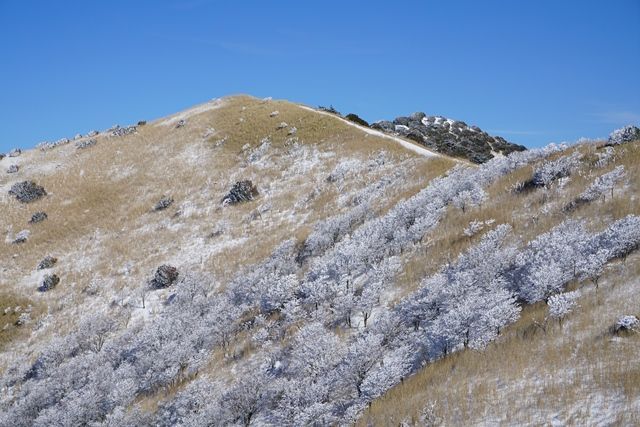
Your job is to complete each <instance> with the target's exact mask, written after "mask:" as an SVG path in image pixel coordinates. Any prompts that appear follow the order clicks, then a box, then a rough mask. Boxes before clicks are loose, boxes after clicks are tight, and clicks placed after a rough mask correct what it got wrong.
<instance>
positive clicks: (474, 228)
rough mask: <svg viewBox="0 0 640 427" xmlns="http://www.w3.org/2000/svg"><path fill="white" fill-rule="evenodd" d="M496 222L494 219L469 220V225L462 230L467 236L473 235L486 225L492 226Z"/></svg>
mask: <svg viewBox="0 0 640 427" xmlns="http://www.w3.org/2000/svg"><path fill="white" fill-rule="evenodd" d="M494 222H495V220H494V219H488V220H486V221H476V220H473V221H471V222H469V225H468V226H467V227H466V228H465V229H464V230H463V231H462V233H463V234H464V235H465V236H467V237H473V236H475V235H476V234H478V233H479V232H480V231H482V230H483V229H484V227H485V226H490V225H492V224H493V223H494Z"/></svg>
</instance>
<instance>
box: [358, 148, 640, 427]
mask: <svg viewBox="0 0 640 427" xmlns="http://www.w3.org/2000/svg"><path fill="white" fill-rule="evenodd" d="M571 150H580V151H581V152H583V154H585V161H583V164H582V166H581V167H580V168H579V171H577V172H576V173H574V174H573V175H572V178H571V180H570V181H569V183H568V184H567V185H566V187H565V189H564V191H563V193H562V194H559V193H556V192H554V190H553V189H552V190H550V194H549V195H547V196H546V197H545V196H544V194H543V192H542V190H536V191H533V192H529V193H524V194H518V195H516V194H513V193H512V192H510V191H509V189H510V188H511V187H512V185H513V184H515V183H517V182H519V181H523V180H525V179H528V178H530V176H531V173H532V169H533V168H532V167H530V166H528V167H525V168H523V169H520V170H518V171H515V172H514V173H512V174H510V175H508V176H505V177H504V178H502V179H500V180H499V181H498V182H496V183H495V184H494V185H492V186H491V188H489V191H488V192H489V202H488V203H486V204H485V205H484V206H482V207H481V208H478V209H475V210H471V211H468V212H466V213H462V212H461V211H460V210H457V209H455V208H453V207H451V208H450V209H449V211H448V212H447V215H446V216H445V218H444V219H443V220H442V222H441V224H440V225H439V226H438V228H437V229H436V231H435V232H434V233H432V234H431V235H429V236H427V237H428V238H429V239H431V241H430V242H429V243H428V244H426V245H425V247H424V248H423V250H422V251H420V250H418V251H416V252H414V253H413V256H412V258H410V260H409V262H408V263H407V265H406V269H405V272H404V275H403V276H402V277H401V278H400V280H399V282H398V285H399V286H402V287H403V291H404V293H408V292H410V291H411V290H413V289H415V287H416V286H417V285H418V284H419V281H420V280H421V278H423V277H425V276H427V275H429V274H432V273H434V272H435V271H436V270H437V269H438V268H439V267H440V266H441V265H442V264H443V263H445V262H447V261H448V260H451V259H455V257H456V256H457V255H458V254H460V253H461V252H463V251H464V250H466V249H467V248H468V247H469V246H470V245H471V244H472V243H473V242H475V241H477V240H476V239H477V238H478V237H474V238H471V239H470V238H467V237H465V236H463V235H462V229H463V228H464V227H466V225H467V224H468V223H469V221H471V220H474V219H476V220H486V219H489V218H493V219H495V220H496V223H498V224H499V223H508V224H511V225H512V226H513V227H514V233H515V234H516V235H517V236H518V238H519V239H520V241H521V242H527V241H528V240H530V239H532V238H535V236H537V235H539V234H540V233H543V232H545V231H548V230H549V229H551V228H552V227H554V226H555V225H558V224H559V223H560V222H562V221H564V220H565V219H567V218H575V219H586V220H587V221H588V225H589V226H590V228H592V229H594V230H601V229H602V228H603V227H604V226H605V225H606V224H607V223H609V222H611V221H614V220H617V219H620V218H622V217H624V216H626V215H629V214H636V215H638V214H640V206H639V205H638V203H637V200H638V197H639V196H640V166H639V165H640V144H638V143H634V144H626V145H623V146H619V147H616V149H615V150H616V161H615V163H612V164H611V165H609V166H607V167H605V168H602V169H596V170H594V169H592V167H593V161H592V160H590V158H592V157H593V152H594V151H595V150H596V146H595V145H593V144H588V145H580V146H576V147H573V148H572V149H571ZM565 154H566V153H565ZM557 156H558V155H556V157H557ZM620 164H622V165H624V167H625V170H626V173H627V177H626V180H625V181H626V187H624V189H623V188H622V187H620V188H617V189H616V190H615V192H614V198H613V199H612V200H611V199H608V200H607V201H606V202H602V201H595V202H592V203H590V204H587V205H585V206H582V207H580V208H579V209H577V210H575V211H573V212H571V213H570V214H568V215H567V214H566V213H565V212H562V207H563V206H565V205H566V204H567V203H568V202H569V201H571V200H572V199H573V198H575V197H576V196H577V195H578V194H579V193H580V192H582V191H584V189H585V188H586V186H588V185H589V184H590V183H591V182H592V181H593V179H594V178H595V176H597V175H600V174H602V173H605V172H608V171H610V170H611V169H613V167H615V166H617V165H620ZM544 204H548V206H549V212H548V214H547V215H536V214H535V213H536V212H539V210H540V208H541V207H542V206H543V205H544ZM610 270H611V271H610V272H609V273H608V275H607V276H606V278H605V279H604V280H605V282H606V283H607V284H606V285H605V286H604V287H603V286H600V290H599V291H598V293H597V295H596V293H595V290H594V289H593V288H591V287H587V288H585V290H584V296H583V297H582V298H581V299H580V301H579V304H580V309H579V311H578V312H577V313H576V314H575V315H574V316H572V317H571V319H570V321H568V322H565V324H564V327H563V328H562V329H560V327H559V326H558V325H557V324H554V325H550V326H549V328H548V330H547V333H546V335H545V334H544V333H543V332H541V330H540V329H539V328H538V327H536V326H534V321H536V322H539V323H542V322H543V320H544V316H545V309H546V306H545V305H544V304H537V305H534V306H529V307H525V309H524V310H523V312H522V317H521V318H520V319H519V320H518V321H517V322H516V323H515V324H514V325H512V326H511V327H509V328H508V329H507V330H506V331H505V333H504V334H503V336H501V338H500V339H499V340H498V341H497V342H495V343H493V344H492V345H490V346H489V348H488V349H486V351H482V352H477V351H471V350H465V351H462V352H458V353H455V354H453V355H450V356H447V357H446V358H443V359H441V360H439V361H437V362H436V363H433V364H430V365H428V366H427V367H425V368H423V369H422V370H420V371H419V372H418V373H416V374H415V375H413V376H411V377H410V378H408V379H406V380H405V381H404V382H403V383H402V384H400V385H398V386H397V387H395V388H394V389H393V390H391V391H390V392H389V393H387V394H386V395H385V396H383V397H382V398H381V399H378V400H377V401H376V402H374V404H373V405H372V407H371V408H370V410H369V411H367V412H366V413H365V414H364V415H363V417H362V419H361V420H360V422H359V424H361V425H366V424H372V425H399V423H400V422H401V421H402V420H404V419H409V420H413V422H416V421H417V420H418V417H419V413H420V411H421V410H422V409H423V408H424V407H425V405H427V404H428V403H429V402H432V401H434V402H436V407H437V411H438V415H439V416H440V417H441V418H442V421H443V423H444V424H445V425H476V424H506V425H522V424H532V425H537V424H540V423H543V422H547V423H548V422H550V421H551V419H552V418H553V416H554V414H557V415H558V416H559V417H560V420H562V422H564V423H567V424H571V425H584V423H585V422H586V421H587V420H591V421H592V420H593V419H597V414H598V412H603V411H607V410H611V411H613V413H614V414H615V416H616V417H617V418H615V419H614V422H613V423H614V424H617V425H637V424H638V423H640V418H639V417H638V415H637V413H638V412H636V413H634V412H633V411H629V410H628V409H629V408H632V407H633V405H635V410H636V411H638V410H640V365H638V363H637V353H638V350H640V339H639V337H638V336H637V335H636V336H631V337H628V339H625V340H618V339H612V338H611V337H610V336H609V335H607V328H608V327H609V326H610V325H611V324H612V323H613V322H614V321H615V318H616V316H617V315H621V314H636V315H638V314H640V305H638V301H640V282H639V281H638V277H640V255H635V256H634V258H633V259H629V260H628V261H627V262H626V263H615V264H614V265H613V267H612V268H611V269H610ZM577 286H579V285H578V284H572V287H577ZM580 286H581V285H580ZM401 295H402V294H400V293H399V294H397V295H396V296H401ZM559 372H570V373H571V374H570V375H566V376H557V375H555V374H556V373H559ZM599 399H600V400H599ZM599 405H600V406H599ZM616 405H618V406H616ZM588 411H591V412H588Z"/></svg>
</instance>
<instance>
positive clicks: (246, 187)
mask: <svg viewBox="0 0 640 427" xmlns="http://www.w3.org/2000/svg"><path fill="white" fill-rule="evenodd" d="M258 194H259V193H258V189H257V188H256V186H255V185H253V183H252V182H251V181H250V180H244V181H238V182H236V183H235V184H233V187H232V188H231V190H230V191H229V194H227V195H226V196H224V197H223V198H222V206H227V205H235V204H236V203H241V202H248V201H250V200H253V199H254V198H256V197H257V196H258Z"/></svg>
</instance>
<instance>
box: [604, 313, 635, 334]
mask: <svg viewBox="0 0 640 427" xmlns="http://www.w3.org/2000/svg"><path fill="white" fill-rule="evenodd" d="M638 330H640V319H638V318H637V317H636V316H631V315H626V316H621V317H619V318H618V320H616V323H615V324H614V325H613V327H612V328H611V332H613V333H614V334H615V335H620V334H628V333H631V332H635V331H638Z"/></svg>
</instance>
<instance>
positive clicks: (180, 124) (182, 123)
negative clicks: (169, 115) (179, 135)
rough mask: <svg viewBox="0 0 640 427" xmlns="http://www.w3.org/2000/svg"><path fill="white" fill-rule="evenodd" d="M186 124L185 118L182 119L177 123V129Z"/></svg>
mask: <svg viewBox="0 0 640 427" xmlns="http://www.w3.org/2000/svg"><path fill="white" fill-rule="evenodd" d="M186 124H187V122H185V121H184V119H182V120H180V121H179V122H178V124H176V129H180V128H181V127H184V125H186Z"/></svg>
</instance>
